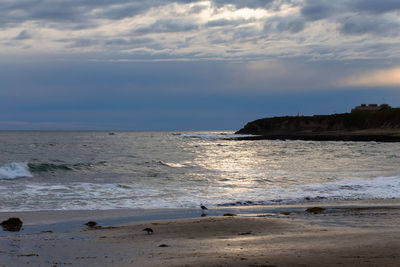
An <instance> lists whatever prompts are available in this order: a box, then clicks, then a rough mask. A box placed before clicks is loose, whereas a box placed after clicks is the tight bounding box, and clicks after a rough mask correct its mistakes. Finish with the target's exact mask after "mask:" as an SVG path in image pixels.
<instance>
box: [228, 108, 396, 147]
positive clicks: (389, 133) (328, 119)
mask: <svg viewBox="0 0 400 267" xmlns="http://www.w3.org/2000/svg"><path fill="white" fill-rule="evenodd" d="M236 133H237V134H252V135H256V136H254V137H249V138H242V139H289V140H290V139H300V140H345V141H395V142H398V141H400V108H388V109H383V110H379V111H356V112H352V113H343V114H332V115H315V116H285V117H273V118H264V119H259V120H255V121H252V122H249V123H247V125H246V126H245V127H243V128H242V129H240V130H239V131H237V132H236Z"/></svg>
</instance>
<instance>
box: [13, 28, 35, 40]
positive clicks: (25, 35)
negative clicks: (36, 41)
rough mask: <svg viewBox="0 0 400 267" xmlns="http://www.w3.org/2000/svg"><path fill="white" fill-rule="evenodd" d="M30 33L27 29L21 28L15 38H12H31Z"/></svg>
mask: <svg viewBox="0 0 400 267" xmlns="http://www.w3.org/2000/svg"><path fill="white" fill-rule="evenodd" d="M31 38H32V35H31V34H30V33H29V32H28V31H27V30H22V31H21V32H20V33H19V34H18V35H17V36H16V37H15V38H14V40H27V39H31Z"/></svg>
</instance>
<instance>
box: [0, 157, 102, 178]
mask: <svg viewBox="0 0 400 267" xmlns="http://www.w3.org/2000/svg"><path fill="white" fill-rule="evenodd" d="M105 164H106V162H105V161H101V162H97V163H94V164H92V163H76V164H54V163H30V162H29V163H28V162H12V163H7V164H4V165H0V179H3V180H9V179H15V178H22V177H33V174H34V173H43V172H56V171H74V170H81V169H89V168H92V167H93V166H99V165H105Z"/></svg>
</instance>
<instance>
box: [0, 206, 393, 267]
mask: <svg viewBox="0 0 400 267" xmlns="http://www.w3.org/2000/svg"><path fill="white" fill-rule="evenodd" d="M310 207H323V208H325V210H323V211H322V212H321V213H315V214H314V213H310V212H306V211H305V210H306V209H307V208H310ZM186 211H188V210H186ZM192 211H193V213H190V212H189V213H188V214H192V215H193V214H195V213H194V212H197V217H192V218H176V217H175V218H173V219H165V218H166V217H163V218H161V217H162V216H165V214H169V215H173V214H175V216H176V212H177V211H176V210H168V211H166V210H151V211H149V210H147V211H146V210H141V211H139V210H131V211H129V210H109V211H57V212H56V211H41V212H22V213H19V212H13V213H0V219H4V216H9V215H15V216H17V215H20V216H21V217H23V220H26V224H24V227H28V228H29V226H30V225H32V226H34V225H39V226H42V229H39V228H37V229H36V230H40V231H36V232H23V231H22V232H8V233H7V234H4V232H3V234H0V266H25V265H27V266H65V265H69V266H121V267H122V266H160V265H163V266H270V267H272V266H337V265H343V266H398V265H399V264H400V229H399V227H398V222H399V220H400V200H398V199H393V200H383V201H382V200H373V201H353V202H345V203H343V202H342V203H338V202H331V203H321V202H317V203H315V202H314V203H304V204H298V205H280V206H274V207H271V206H264V207H259V206H251V207H248V206H247V207H233V208H229V209H226V208H216V209H214V208H210V210H209V211H210V213H212V214H215V213H218V215H215V216H206V217H201V216H199V215H200V214H201V211H199V210H192ZM226 211H231V212H232V213H233V214H237V216H222V215H223V212H226ZM143 212H144V213H145V214H143ZM139 213H141V214H139ZM149 214H159V216H161V217H160V218H159V219H156V220H154V219H153V220H139V219H146V218H148V217H146V216H149ZM135 216H136V217H135ZM124 218H125V219H126V221H124ZM135 218H136V220H134V219H135ZM88 220H96V221H97V222H98V223H99V225H100V227H92V228H90V227H87V226H85V225H83V222H86V221H88ZM48 222H53V223H54V224H45V223H48ZM106 222H112V225H107V224H106ZM51 225H53V226H54V225H61V226H62V225H64V226H69V228H68V227H67V228H62V227H61V228H54V229H51V228H49V226H51ZM74 225H75V226H74ZM72 226H73V227H72ZM148 227H150V228H152V229H153V231H154V233H153V234H147V233H146V232H144V231H143V229H144V228H148Z"/></svg>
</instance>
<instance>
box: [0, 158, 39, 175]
mask: <svg viewBox="0 0 400 267" xmlns="http://www.w3.org/2000/svg"><path fill="white" fill-rule="evenodd" d="M18 177H32V174H31V173H30V171H29V166H28V163H26V162H12V163H8V164H4V165H1V166H0V179H15V178H18Z"/></svg>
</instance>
